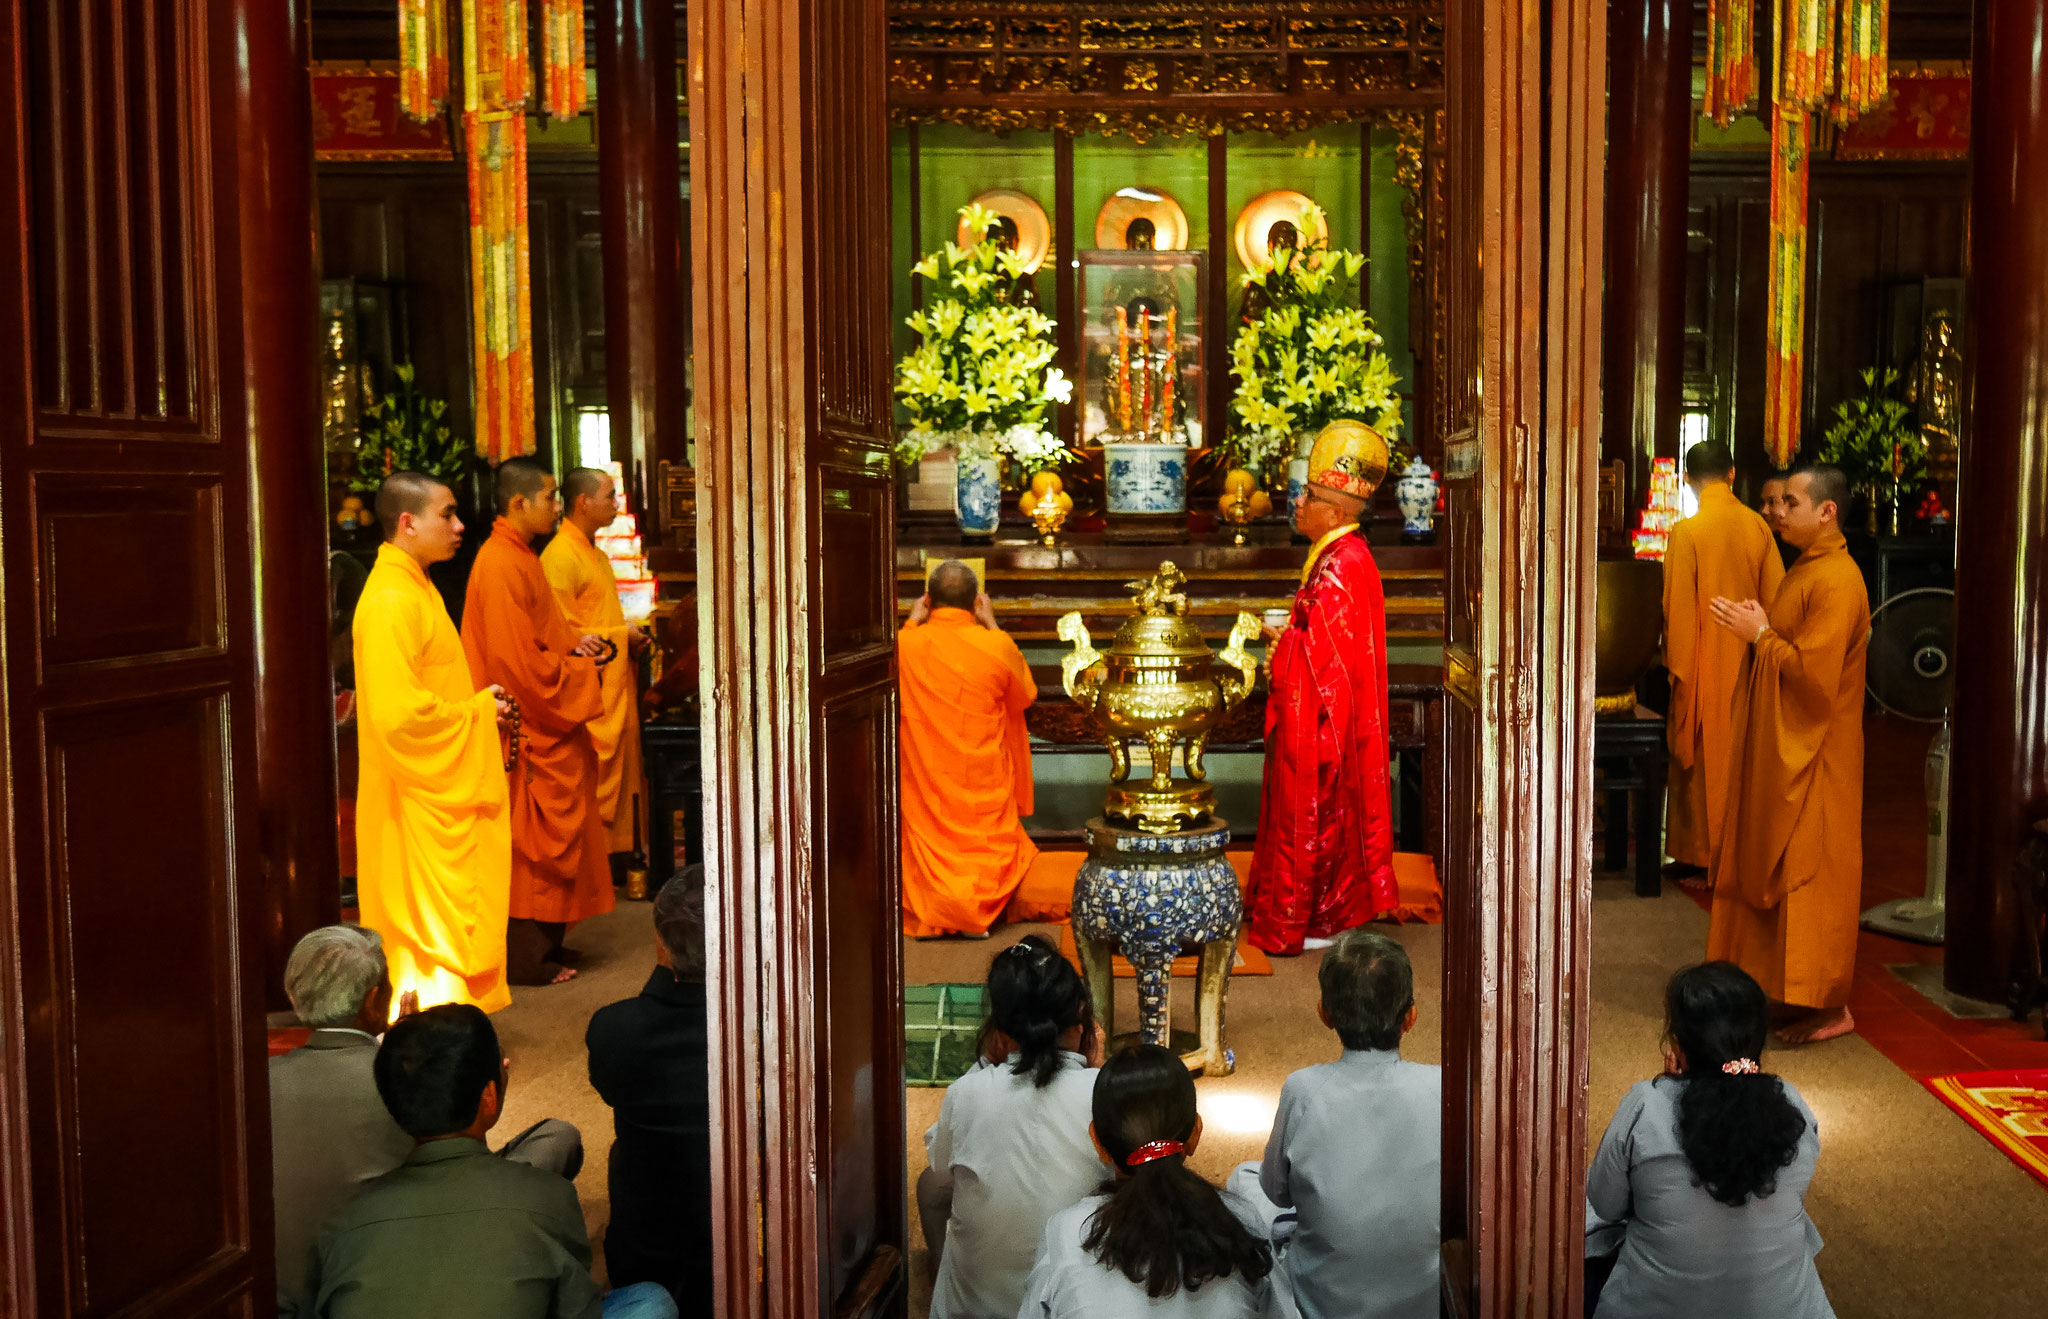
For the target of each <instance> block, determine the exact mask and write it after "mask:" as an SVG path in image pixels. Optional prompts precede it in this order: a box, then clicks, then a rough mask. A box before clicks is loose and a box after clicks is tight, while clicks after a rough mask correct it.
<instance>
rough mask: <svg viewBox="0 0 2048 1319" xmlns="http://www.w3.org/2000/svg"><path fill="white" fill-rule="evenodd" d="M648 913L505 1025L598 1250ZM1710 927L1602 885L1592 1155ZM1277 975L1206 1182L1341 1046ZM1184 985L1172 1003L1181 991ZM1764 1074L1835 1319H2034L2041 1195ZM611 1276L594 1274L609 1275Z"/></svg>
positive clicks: (1428, 971) (923, 1120)
mask: <svg viewBox="0 0 2048 1319" xmlns="http://www.w3.org/2000/svg"><path fill="white" fill-rule="evenodd" d="M1386 928H1387V930H1388V932H1389V933H1390V934H1392V935H1393V936H1394V937H1395V938H1397V939H1399V940H1401V942H1402V943H1403V945H1405V946H1406V947H1407V948H1408V950H1409V954H1410V956H1412V957H1413V958H1414V959H1415V967H1416V973H1417V980H1418V985H1419V986H1429V987H1432V988H1431V991H1428V992H1427V997H1426V998H1425V1000H1424V1002H1425V1007H1424V1010H1423V1013H1422V1017H1421V1020H1420V1022H1419V1023H1418V1025H1417V1026H1416V1029H1415V1033H1414V1034H1413V1035H1412V1036H1410V1037H1409V1043H1408V1048H1407V1052H1408V1055H1409V1056H1410V1057H1412V1058H1415V1059H1416V1060H1418V1061H1422V1062H1437V1061H1440V1052H1439V1050H1440V1047H1441V1046H1440V1036H1439V1021H1438V1014H1437V1012H1436V1011H1435V1006H1436V1000H1435V994H1434V992H1433V987H1434V986H1436V985H1437V984H1438V983H1439V982H1440V980H1441V976H1442V947H1443V942H1442V930H1441V928H1440V927H1437V926H1413V925H1412V926H1396V927H1386ZM1032 930H1036V931H1039V932H1041V933H1047V934H1053V935H1055V936H1056V935H1057V929H1056V927H1053V926H1044V925H1035V926H1034V925H1026V926H1011V927H1006V928H1004V929H1003V930H999V931H998V932H997V937H996V938H995V939H993V940H991V941H989V942H987V943H968V942H962V941H944V942H938V943H911V944H909V945H907V947H906V949H905V960H906V968H905V969H906V972H907V974H908V978H909V979H910V980H911V981H912V982H913V983H927V984H928V983H936V982H967V981H974V980H979V979H980V978H981V977H982V976H983V975H984V974H985V972H986V969H987V965H988V959H989V957H991V956H992V955H993V954H994V953H995V952H996V951H997V950H998V949H1000V948H1002V947H1003V946H1005V945H1006V944H1007V943H1008V942H1010V940H1011V938H1013V937H1014V936H1017V935H1022V934H1024V933H1026V932H1029V931H1032ZM652 937H653V936H652V926H651V918H650V910H649V908H648V907H647V905H646V904H644V903H627V904H624V905H622V906H621V907H620V909H619V910H618V911H616V912H614V913H612V914H611V915H609V916H604V917H601V918H599V919H597V920H594V921H589V922H587V923H585V924H584V925H583V926H580V927H579V928H578V931H577V934H576V936H575V937H574V938H573V939H572V940H571V942H572V943H574V944H575V945H577V946H578V947H581V948H582V949H583V950H584V951H585V953H587V954H588V957H589V960H588V961H587V962H586V964H585V966H586V970H585V971H584V974H583V975H582V976H581V977H579V978H578V979H577V980H576V981H575V982H574V983H572V984H569V985H565V986H559V987H550V988H546V989H523V990H519V991H517V992H516V997H515V1000H514V1002H513V1005H512V1006H511V1007H510V1008H507V1009H506V1010H505V1011H503V1012H501V1013H499V1014H498V1015H497V1017H496V1018H495V1019H494V1020H495V1022H496V1024H497V1027H498V1032H499V1035H500V1038H501V1040H502V1042H503V1044H504V1046H505V1052H506V1054H507V1056H508V1057H510V1058H511V1059H512V1083H511V1093H510V1096H509V1102H508V1104H507V1106H506V1113H505V1119H504V1123H503V1126H502V1127H501V1130H502V1131H504V1132H508V1133H509V1132H512V1131H517V1130H519V1129H520V1128H521V1127H523V1126H525V1125H526V1124H527V1123H529V1122H532V1121H535V1120H536V1119H538V1118H541V1117H547V1116H553V1117H561V1118H566V1119H567V1120H569V1121H571V1122H574V1123H575V1124H576V1125H577V1126H578V1127H580V1128H581V1129H582V1131H583V1136H584V1144H585V1149H586V1152H587V1160H586V1162H585V1165H584V1169H583V1174H582V1176H581V1177H579V1178H578V1179H577V1190H578V1193H579V1195H580V1196H581V1199H582V1202H583V1208H584V1215H585V1217H586V1219H587V1220H588V1222H589V1225H590V1230H591V1238H592V1241H593V1242H596V1241H597V1240H598V1239H599V1237H600V1235H601V1233H602V1231H603V1227H604V1223H605V1220H606V1218H607V1213H608V1211H607V1208H606V1205H605V1198H604V1185H605V1167H606V1153H607V1151H608V1149H609V1146H610V1143H611V1113H610V1110H609V1109H607V1108H606V1107H605V1106H604V1104H603V1102H602V1101H601V1100H599V1099H598V1097H597V1095H596V1094H595V1093H594V1092H593V1091H592V1090H591V1089H590V1084H589V1080H588V1076H587V1073H586V1071H585V1066H584V1053H583V1027H584V1024H585V1023H586V1022H588V1020H589V1018H590V1014H591V1013H592V1012H593V1011H595V1010H596V1009H597V1008H598V1007H601V1006H602V1005H604V1004H605V1003H609V1002H611V1001H613V1000H614V999H619V998H624V997H627V996H629V995H632V994H634V993H637V992H638V991H639V988H640V985H641V983H642V982H643V981H645V979H646V976H647V972H648V970H649V968H650V966H651V964H652V961H651V957H652V955H651V952H650V942H651V939H652ZM1705 940H1706V915H1705V913H1703V912H1702V911H1700V910H1699V908H1698V907H1696V906H1695V905H1694V904H1693V903H1692V902H1691V901H1689V900H1688V899H1686V898H1684V897H1682V896H1680V895H1679V894H1678V893H1677V892H1676V891H1675V890H1674V891H1670V892H1667V893H1666V895H1665V896H1664V897H1662V898H1658V899H1641V898H1637V897H1635V896H1634V894H1633V892H1632V891H1631V889H1630V886H1629V884H1628V882H1627V881H1626V880H1625V879H1600V880H1597V881H1596V882H1595V884H1594V922H1593V944H1594V948H1593V1056H1592V1085H1591V1090H1590V1093H1589V1095H1588V1101H1587V1113H1588V1119H1587V1120H1588V1126H1589V1128H1590V1130H1589V1134H1588V1140H1589V1143H1590V1142H1595V1141H1597V1140H1598V1139H1599V1134H1600V1132H1601V1131H1602V1130H1603V1129H1604V1128H1605V1126H1606V1122H1607V1118H1608V1115H1609V1114H1611V1113H1612V1112H1613V1111H1614V1106H1615V1104H1616V1102H1617V1101H1618V1100H1619V1099H1620V1097H1621V1094H1622V1092H1623V1091H1625V1090H1626V1089H1627V1088H1628V1087H1629V1086H1630V1085H1631V1084H1633V1083H1634V1082H1636V1081H1637V1080H1640V1079H1641V1078H1642V1077H1644V1076H1647V1075H1649V1074H1651V1073H1652V1072H1653V1071H1654V1070H1655V1069H1656V1067H1657V1065H1658V1063H1657V1038H1658V1035H1659V1033H1660V1031H1661V1029H1662V1022H1661V1019H1660V1015H1659V1014H1660V1007H1659V1004H1660V1001H1661V994H1662V990H1663V985H1664V981H1665V979H1666V978H1667V977H1668V976H1669V974H1670V972H1671V970H1672V968H1674V967H1677V966H1680V965H1683V964H1684V963H1685V962H1687V961H1689V960H1692V959H1695V958H1697V957H1698V956H1699V951H1700V949H1701V947H1702V946H1703V945H1704V943H1705ZM1273 968H1274V974H1272V975H1271V976H1263V977H1247V978H1245V979H1242V980H1237V981H1234V982H1233V983H1232V985H1231V992H1230V1006H1229V1034H1230V1042H1231V1044H1232V1045H1233V1046H1234V1047H1235V1048H1236V1050H1237V1056H1238V1071H1237V1074H1236V1075H1234V1076H1231V1077H1227V1078H1221V1079H1217V1080H1204V1081H1202V1082H1201V1083H1200V1088H1201V1095H1202V1108H1203V1113H1204V1118H1205V1122H1206V1130H1207V1135H1206V1138H1205V1140H1204V1142H1203V1145H1202V1150H1201V1154H1200V1156H1199V1158H1198V1159H1197V1166H1198V1167H1199V1168H1200V1169H1201V1170H1202V1171H1203V1172H1205V1173H1207V1174H1209V1175H1210V1176H1219V1177H1220V1176H1221V1175H1222V1174H1223V1173H1225V1172H1227V1171H1228V1170H1229V1168H1230V1167H1231V1166H1232V1165H1234V1164H1236V1163H1238V1162H1239V1161H1241V1160H1243V1159H1252V1158H1257V1157H1259V1155H1260V1153H1261V1151H1262V1150H1263V1148H1264V1145H1265V1138H1266V1132H1267V1130H1268V1127H1269V1125H1270V1123H1271V1121H1272V1114H1273V1105H1274V1102H1275V1100H1276V1099H1277V1098H1278V1095H1279V1090H1280V1083H1281V1082H1282V1081H1283V1080H1285V1079H1286V1076H1287V1074H1288V1073H1289V1072H1291V1071H1293V1070H1294V1069H1296V1068H1298V1067H1303V1066H1306V1065H1308V1064H1309V1063H1313V1062H1320V1061H1323V1060H1325V1059H1327V1058H1329V1057H1332V1056H1334V1054H1335V1052H1336V1049H1337V1044H1336V1040H1335V1038H1334V1037H1332V1036H1330V1035H1329V1034H1328V1033H1327V1032H1325V1031H1323V1030H1322V1028H1321V1027H1320V1025H1319V1024H1317V1022H1316V1020H1315V1013H1314V1009H1315V998H1316V982H1315V963H1314V960H1313V958H1275V959H1274V960H1273ZM1186 984H1187V982H1185V981H1178V982H1176V989H1179V988H1181V987H1183V986H1184V985H1186ZM1117 988H1118V991H1119V994H1120V998H1119V1001H1118V1011H1119V1021H1120V1023H1121V1024H1122V1025H1124V1026H1126V1027H1128V1025H1129V1024H1130V1022H1131V1020H1132V1017H1133V1014H1134V1013H1135V1011H1136V998H1135V989H1134V987H1133V983H1132V982H1131V981H1119V982H1118V986H1117ZM1175 1022H1176V1025H1177V1026H1181V1027H1186V1028H1191V1027H1192V1020H1191V1009H1190V1001H1189V1000H1188V999H1187V997H1186V996H1185V995H1183V996H1182V997H1179V998H1177V999H1176V1000H1175ZM1769 1066H1771V1067H1772V1068H1773V1069H1774V1070H1777V1071H1778V1072H1780V1073H1781V1074H1782V1075H1784V1076H1785V1077H1786V1078H1787V1079H1788V1080H1790V1081H1791V1082H1792V1083H1793V1084H1794V1085H1796V1086H1798V1087H1799V1089H1800V1092H1801V1093H1802V1094H1804V1095H1805V1096H1806V1099H1807V1102H1808V1103H1810V1104H1811V1105H1812V1106H1813V1109H1814V1112H1815V1113H1816V1114H1817V1115H1818V1116H1819V1118H1820V1121H1821V1141H1822V1152H1821V1163H1820V1172H1819V1175H1818V1176H1817V1178H1816V1179H1815V1182H1814V1188H1813V1193H1812V1195H1811V1196H1810V1198H1809V1209H1810V1210H1811V1212H1812V1214H1813V1217H1814V1221H1815V1223H1816V1224H1818V1226H1819V1228H1820V1231H1821V1235H1822V1236H1823V1237H1825V1238H1826V1240H1827V1249H1826V1250H1824V1251H1823V1252H1822V1253H1821V1256H1820V1265H1821V1276H1822V1278H1823V1279H1824V1280H1825V1282H1826V1284H1827V1287H1828V1293H1829V1296H1830V1298H1831V1299H1832V1301H1833V1302H1834V1306H1835V1310H1836V1312H1837V1313H1838V1314H1840V1315H1842V1316H1843V1319H1865V1317H1868V1319H1888V1317H1889V1316H1900V1317H1901V1319H1905V1317H1908V1316H1910V1317H1911V1319H1938V1317H1943V1316H1955V1317H1956V1319H1965V1317H1968V1319H1979V1317H1981V1316H2003V1315H2023V1314H2030V1313H2035V1312H2036V1310H2037V1307H2038V1305H2039V1302H2040V1288H2041V1285H2042V1281H2043V1277H2044V1273H2048V1270H2044V1267H2043V1266H2042V1265H2041V1264H2040V1262H2039V1261H2040V1260H2041V1258H2042V1256H2041V1242H2043V1241H2044V1240H2048V1190H2044V1189H2043V1188H2042V1187H2040V1186H2039V1185H2037V1184H2036V1183H2035V1182H2033V1181H2032V1180H2031V1179H2030V1178H2028V1177H2027V1175H2026V1174H2025V1173H2023V1172H2022V1171H2020V1169H2019V1168H2017V1167H2016V1166H2014V1165H2013V1164H2012V1163H2011V1162H2010V1161H2009V1160H2008V1159H2006V1158H2005V1157H2004V1156H2002V1155H2001V1154H1999V1153H1998V1151H1997V1150H1996V1149H1994V1148H1993V1147H1992V1146H1991V1145H1990V1144H1989V1143H1988V1142H1986V1141H1985V1140H1983V1139H1982V1138H1981V1137H1979V1136H1978V1135H1976V1133H1974V1132H1972V1131H1971V1130H1970V1129H1969V1127H1967V1126H1966V1125H1965V1124H1964V1123H1963V1122H1961V1121H1960V1120H1958V1119H1957V1118H1956V1117H1955V1116H1954V1115H1953V1114H1951V1113H1949V1112H1948V1111H1947V1109H1945V1108H1944V1107H1943V1106H1942V1105H1941V1103H1940V1102H1939V1101H1938V1100H1936V1099H1935V1098H1934V1096H1932V1095H1930V1094H1929V1093H1927V1091H1926V1090H1925V1089H1924V1088H1922V1087H1921V1086H1920V1085H1919V1084H1917V1083H1916V1082H1915V1081H1914V1080H1913V1079H1912V1078H1911V1077H1909V1076H1907V1075H1906V1074H1905V1073H1904V1072H1903V1071H1901V1070H1900V1069H1899V1068H1898V1067H1896V1066H1894V1065H1892V1064H1891V1063H1890V1062H1888V1061H1886V1059H1885V1058H1884V1056H1883V1055H1882V1054H1880V1053H1879V1052H1878V1051H1877V1050H1876V1049H1875V1048H1874V1047H1872V1046H1871V1045H1870V1044H1869V1043H1868V1042H1866V1041H1864V1040H1862V1039H1859V1038H1854V1037H1851V1038H1848V1039H1844V1040H1837V1041H1831V1042H1829V1043H1827V1044H1823V1045H1816V1046H1813V1047H1811V1048H1808V1049H1804V1050H1797V1051H1794V1050H1785V1051H1779V1052H1775V1053H1773V1054H1772V1055H1771V1056H1770V1060H1769ZM944 1096H945V1092H944V1091H943V1090H936V1089H916V1090H912V1091H910V1093H909V1095H908V1103H907V1111H908V1119H909V1120H908V1123H907V1126H908V1132H907V1135H908V1137H909V1155H910V1157H909V1164H910V1166H909V1168H908V1170H907V1171H908V1176H909V1178H910V1179H911V1180H912V1181H914V1180H915V1179H916V1177H917V1174H918V1173H919V1172H921V1171H923V1169H924V1166H925V1158H924V1132H925V1129H926V1128H927V1127H929V1126H930V1125H931V1123H932V1120H933V1119H934V1118H935V1117H936V1116H937V1115H938V1110H939V1104H940V1102H941V1101H942V1100H943V1098H944ZM911 1212H912V1214H913V1222H912V1225H911V1236H910V1239H911V1241H912V1243H913V1251H912V1269H911V1275H912V1288H913V1293H912V1309H911V1313H912V1315H914V1316H922V1315H923V1314H924V1312H925V1309H926V1307H927V1306H928V1304H929V1298H930V1292H931V1272H930V1267H929V1263H928V1261H927V1260H926V1259H925V1254H924V1250H923V1248H922V1241H923V1238H922V1235H921V1234H920V1232H919V1230H918V1227H917V1224H916V1223H915V1221H914V1216H915V1213H916V1210H915V1207H914V1206H913V1208H912V1211H911ZM599 1267H600V1270H601V1269H602V1258H601V1257H600V1259H599Z"/></svg>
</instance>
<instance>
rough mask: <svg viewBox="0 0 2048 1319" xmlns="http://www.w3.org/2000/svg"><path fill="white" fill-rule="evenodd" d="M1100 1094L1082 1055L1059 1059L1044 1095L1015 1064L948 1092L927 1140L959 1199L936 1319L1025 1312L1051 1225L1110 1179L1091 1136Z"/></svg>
mask: <svg viewBox="0 0 2048 1319" xmlns="http://www.w3.org/2000/svg"><path fill="white" fill-rule="evenodd" d="M1010 1057H1011V1060H1012V1061H1015V1059H1016V1057H1017V1055H1016V1054H1011V1055H1010ZM1094 1096H1095V1069H1094V1068H1092V1067H1090V1066H1089V1065H1088V1060H1087V1059H1085V1058H1083V1057H1082V1056H1081V1055H1080V1054H1078V1053H1062V1054H1061V1055H1060V1069H1059V1071H1057V1072H1055V1073H1054V1074H1053V1078H1052V1080H1051V1081H1049V1082H1048V1083H1046V1085H1045V1087H1044V1088H1043V1089H1041V1088H1039V1087H1038V1086H1036V1085H1033V1084H1032V1080H1031V1074H1030V1073H1029V1072H1026V1073H1025V1074H1024V1075H1022V1076H1019V1075H1018V1074H1017V1073H1016V1072H1015V1071H1013V1070H1011V1068H1010V1067H1009V1066H1008V1065H1007V1064H1006V1065H1004V1066H1001V1067H986V1066H978V1067H976V1068H974V1069H973V1070H972V1071H970V1072H968V1073H967V1075H965V1076H963V1077H961V1078H960V1079H959V1080H957V1081H955V1082H953V1084H952V1085H950V1086H948V1087H947V1088H946V1098H945V1101H944V1102H943V1103H942V1104H940V1106H939V1120H938V1121H937V1122H935V1123H933V1124H932V1129H931V1130H930V1131H927V1132H926V1133H925V1135H924V1147H925V1151H926V1153H928V1154H929V1155H930V1156H931V1166H932V1172H933V1173H934V1174H935V1175H936V1176H937V1177H938V1178H939V1180H940V1182H941V1184H942V1185H944V1186H950V1188H951V1193H952V1202H953V1209H952V1215H951V1217H950V1218H949V1219H948V1220H947V1226H946V1248H945V1252H944V1253H943V1254H941V1255H940V1256H939V1276H938V1280H937V1281H936V1282H935V1283H934V1284H933V1286H932V1308H931V1319H1010V1316H1011V1315H1014V1314H1016V1313H1017V1305H1018V1302H1019V1301H1020V1299H1021V1298H1022V1297H1023V1295H1024V1280H1025V1278H1026V1277H1027V1276H1028V1275H1029V1274H1030V1272H1031V1261H1032V1256H1033V1253H1034V1252H1035V1251H1036V1250H1037V1248H1038V1239H1039V1236H1040V1234H1041V1233H1042V1232H1044V1230H1045V1224H1046V1220H1047V1219H1049V1218H1051V1217H1052V1216H1053V1215H1054V1214H1056V1213H1058V1212H1059V1211H1060V1210H1062V1209H1065V1208H1066V1207H1067V1206H1069V1205H1071V1204H1073V1203H1074V1202H1075V1201H1077V1200H1080V1199H1081V1198H1082V1197H1083V1196H1086V1195H1088V1194H1089V1193H1090V1192H1092V1191H1094V1190H1096V1189H1098V1188H1099V1187H1101V1185H1102V1184H1103V1183H1104V1182H1106V1181H1108V1180H1109V1177H1110V1169H1109V1167H1108V1165H1106V1164H1104V1163H1103V1162H1102V1160H1101V1158H1100V1157H1099V1156H1098V1155H1097V1154H1096V1153H1095V1144H1094V1142H1093V1141H1091V1140H1090V1139H1089V1138H1088V1123H1089V1121H1090V1109H1091V1106H1092V1104H1093V1101H1094Z"/></svg>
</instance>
